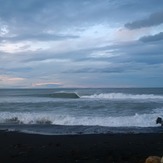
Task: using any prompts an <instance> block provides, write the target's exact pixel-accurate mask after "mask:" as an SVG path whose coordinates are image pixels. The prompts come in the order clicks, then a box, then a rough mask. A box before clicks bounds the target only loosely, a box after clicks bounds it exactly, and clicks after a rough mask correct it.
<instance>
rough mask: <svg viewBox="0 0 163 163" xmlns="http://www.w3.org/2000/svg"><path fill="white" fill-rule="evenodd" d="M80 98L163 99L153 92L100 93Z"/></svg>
mask: <svg viewBox="0 0 163 163" xmlns="http://www.w3.org/2000/svg"><path fill="white" fill-rule="evenodd" d="M81 98H87V99H88V98H90V99H109V100H128V99H130V100H163V96H161V95H154V94H125V93H101V94H94V95H90V96H82V97H81Z"/></svg>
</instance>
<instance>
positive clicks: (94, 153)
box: [0, 131, 163, 163]
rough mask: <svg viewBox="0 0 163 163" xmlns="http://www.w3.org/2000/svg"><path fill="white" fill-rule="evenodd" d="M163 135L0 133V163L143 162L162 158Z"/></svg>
mask: <svg viewBox="0 0 163 163" xmlns="http://www.w3.org/2000/svg"><path fill="white" fill-rule="evenodd" d="M162 154H163V134H160V133H158V134H98V135H62V136H59V135H53V136H47V135H36V134H25V133H17V132H5V131H1V132H0V160H1V161H0V162H12V163H13V162H16V163H19V162H22V163H29V162H30V163H32V162H35V163H37V162H38V163H51V162H53V163H57V162H67V163H71V162H110V163H115V162H116V163H143V162H144V161H145V158H146V157H147V156H149V155H158V156H162Z"/></svg>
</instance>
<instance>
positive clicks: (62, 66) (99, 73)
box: [0, 0, 163, 88]
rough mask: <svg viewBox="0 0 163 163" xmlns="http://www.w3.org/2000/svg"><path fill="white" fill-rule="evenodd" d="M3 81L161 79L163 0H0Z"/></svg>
mask: <svg viewBox="0 0 163 163" xmlns="http://www.w3.org/2000/svg"><path fill="white" fill-rule="evenodd" d="M0 3H1V6H0V87H1V88H8V87H9V88H13V87H14V88H15V87H20V88H26V87H30V88H40V87H50V88H51V87H57V88H58V87H162V86H163V84H162V82H161V81H163V75H162V71H163V63H162V61H163V50H162V49H163V48H162V44H163V30H162V29H163V1H162V0H157V3H156V1H155V0H144V1H135V0H123V1H121V0H114V1H113V0H103V1H100V0H82V1H76V0H69V1H67V0H62V1H58V0H47V1H45V0H28V1H26V0H21V1H16V2H15V1H13V0H0Z"/></svg>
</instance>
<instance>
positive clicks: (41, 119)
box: [0, 109, 163, 127]
mask: <svg viewBox="0 0 163 163" xmlns="http://www.w3.org/2000/svg"><path fill="white" fill-rule="evenodd" d="M162 111H163V109H158V110H157V112H151V113H149V114H137V113H136V114H135V115H131V116H117V117H111V116H110V117H109V116H108V117H104V116H77V117H76V116H75V117H74V116H71V115H56V114H52V113H45V112H44V113H30V112H25V113H19V112H17V113H11V112H1V113H0V124H40V125H44V124H50V125H70V126H76V125H82V126H107V127H154V126H157V125H156V123H155V120H156V118H157V117H158V116H160V115H162Z"/></svg>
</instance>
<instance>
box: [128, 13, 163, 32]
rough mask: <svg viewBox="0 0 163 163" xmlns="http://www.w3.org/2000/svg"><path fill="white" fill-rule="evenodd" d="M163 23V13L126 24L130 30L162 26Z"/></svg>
mask: <svg viewBox="0 0 163 163" xmlns="http://www.w3.org/2000/svg"><path fill="white" fill-rule="evenodd" d="M162 23H163V11H160V12H157V13H153V14H151V15H150V16H149V17H148V18H146V19H142V20H137V21H133V22H131V23H127V24H125V27H126V28H128V29H137V28H143V27H151V26H155V25H160V24H162Z"/></svg>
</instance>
